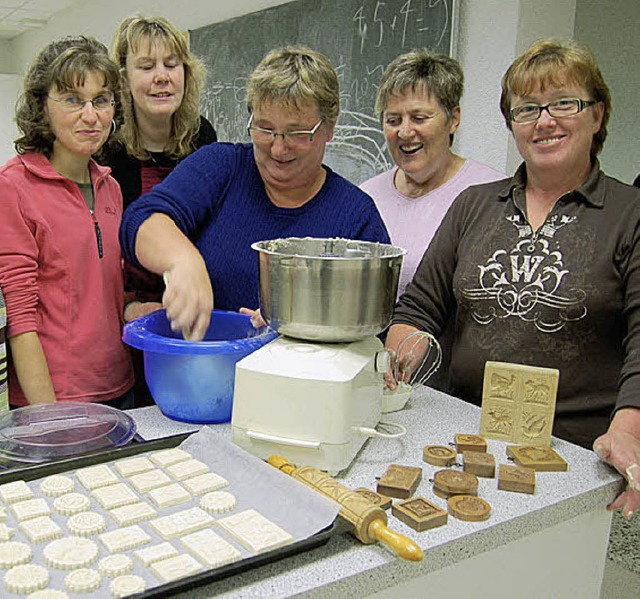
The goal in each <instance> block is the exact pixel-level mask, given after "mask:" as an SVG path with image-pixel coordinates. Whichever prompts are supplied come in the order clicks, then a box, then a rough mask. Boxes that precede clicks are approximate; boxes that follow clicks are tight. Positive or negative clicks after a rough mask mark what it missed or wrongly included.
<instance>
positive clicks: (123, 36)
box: [111, 15, 205, 160]
mask: <svg viewBox="0 0 640 599" xmlns="http://www.w3.org/2000/svg"><path fill="white" fill-rule="evenodd" d="M147 44H148V45H154V44H164V45H166V46H167V47H168V48H169V49H170V50H171V51H172V52H174V53H175V55H176V56H177V57H178V58H179V59H180V61H181V62H182V64H183V65H184V96H183V98H182V102H181V104H180V106H179V107H178V110H176V111H175V113H174V114H173V115H172V117H171V135H170V138H169V144H168V145H167V147H166V148H165V152H166V153H167V154H168V155H169V156H170V157H171V158H175V159H180V158H184V157H185V156H187V155H189V154H190V153H191V152H193V142H194V140H195V138H196V136H197V135H198V130H199V129H200V93H201V92H202V88H203V86H204V81H205V68H204V66H203V64H202V62H201V61H200V60H198V58H196V57H195V56H194V55H193V54H192V53H191V50H190V49H189V38H188V37H187V34H186V33H183V32H182V31H180V30H179V29H178V28H177V27H176V26H175V25H174V24H173V23H171V22H170V21H168V20H167V19H165V18H164V17H143V16H142V15H133V16H131V17H127V18H126V19H125V20H124V21H122V22H121V23H120V25H119V26H118V28H117V30H116V32H115V34H114V36H113V42H112V44H111V56H112V57H113V59H114V60H115V61H116V62H117V63H118V66H119V67H120V73H121V75H122V78H123V80H124V81H126V78H127V55H128V54H129V52H138V51H139V50H140V49H141V48H142V47H144V46H145V45H147ZM123 98H124V102H123V104H124V106H123V108H124V123H123V125H122V127H121V128H120V129H119V131H118V138H119V139H120V141H121V142H122V144H123V145H124V146H125V148H126V150H127V153H129V154H130V155H131V156H134V157H135V158H137V159H138V160H149V159H150V157H151V156H150V154H149V152H147V150H146V149H145V148H144V146H143V145H142V141H141V139H140V131H139V129H138V125H137V121H136V110H135V106H134V103H133V98H132V96H131V92H130V91H129V90H128V89H127V86H124V90H123Z"/></svg>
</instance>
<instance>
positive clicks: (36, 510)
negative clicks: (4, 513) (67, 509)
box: [11, 498, 51, 522]
mask: <svg viewBox="0 0 640 599" xmlns="http://www.w3.org/2000/svg"><path fill="white" fill-rule="evenodd" d="M11 511H12V512H13V515H14V517H15V519H16V520H17V521H18V522H23V521H24V520H29V519H30V518H37V517H38V516H49V515H50V514H51V508H50V507H49V505H48V504H47V502H46V501H45V500H44V499H41V498H39V499H27V500H26V501H18V503H13V504H12V505H11Z"/></svg>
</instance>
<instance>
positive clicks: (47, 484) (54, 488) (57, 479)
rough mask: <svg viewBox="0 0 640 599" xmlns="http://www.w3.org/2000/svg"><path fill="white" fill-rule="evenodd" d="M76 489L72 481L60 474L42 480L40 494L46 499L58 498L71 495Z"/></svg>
mask: <svg viewBox="0 0 640 599" xmlns="http://www.w3.org/2000/svg"><path fill="white" fill-rule="evenodd" d="M75 487H76V484H75V483H74V482H73V479H71V478H69V477H68V476H63V475H62V474H52V475H51V476H47V477H46V478H43V479H42V482H41V483H40V492H41V493H42V494H43V495H47V496H48V497H60V495H65V494H66V493H71V491H73V490H74V489H75Z"/></svg>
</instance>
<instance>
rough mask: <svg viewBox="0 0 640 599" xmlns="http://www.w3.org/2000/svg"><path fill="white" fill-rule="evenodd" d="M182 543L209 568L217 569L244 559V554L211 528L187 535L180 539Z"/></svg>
mask: <svg viewBox="0 0 640 599" xmlns="http://www.w3.org/2000/svg"><path fill="white" fill-rule="evenodd" d="M180 543H182V545H183V546H184V548H185V549H186V550H187V551H188V552H189V553H191V555H193V556H194V557H196V558H197V559H199V560H200V561H201V562H202V563H203V564H206V565H207V566H208V567H209V568H217V567H219V566H223V565H225V564H230V563H231V562H235V561H237V560H239V559H242V554H241V553H240V552H239V551H238V550H237V549H236V548H235V547H234V546H233V545H231V544H230V543H227V541H225V540H224V539H223V538H222V537H220V536H218V535H217V534H216V533H215V532H213V531H212V530H211V529H210V528H205V529H204V530H199V531H198V532H194V533H192V534H189V535H186V536H184V537H182V538H181V539H180Z"/></svg>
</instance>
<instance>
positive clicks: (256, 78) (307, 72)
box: [247, 46, 340, 125]
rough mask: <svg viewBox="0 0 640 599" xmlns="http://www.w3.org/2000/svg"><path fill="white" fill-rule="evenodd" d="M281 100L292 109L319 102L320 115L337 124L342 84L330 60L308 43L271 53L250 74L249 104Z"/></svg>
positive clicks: (254, 105)
mask: <svg viewBox="0 0 640 599" xmlns="http://www.w3.org/2000/svg"><path fill="white" fill-rule="evenodd" d="M273 101H275V102H278V103H281V104H282V105H283V106H284V107H285V108H287V109H289V110H299V109H300V107H301V106H303V105H305V104H309V103H316V104H317V105H318V107H319V109H320V115H321V116H322V118H323V119H324V120H325V121H326V122H327V123H329V124H331V125H335V124H336V121H337V120H338V115H339V113H340V84H339V83H338V75H337V73H336V71H335V69H334V68H333V66H332V65H331V62H330V61H329V59H328V58H327V57H326V56H325V55H324V54H321V53H320V52H316V51H315V50H311V49H310V48H307V47H305V46H287V47H285V48H279V49H276V50H272V51H271V52H269V53H268V54H267V55H266V56H265V57H264V58H263V59H262V60H261V61H260V64H259V65H258V66H257V67H256V68H255V70H254V71H253V73H251V75H249V81H248V85H247V107H248V108H249V112H253V109H254V107H256V106H259V105H261V104H264V103H265V102H273Z"/></svg>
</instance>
